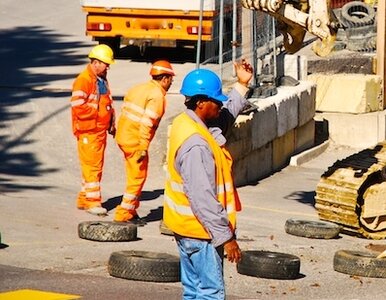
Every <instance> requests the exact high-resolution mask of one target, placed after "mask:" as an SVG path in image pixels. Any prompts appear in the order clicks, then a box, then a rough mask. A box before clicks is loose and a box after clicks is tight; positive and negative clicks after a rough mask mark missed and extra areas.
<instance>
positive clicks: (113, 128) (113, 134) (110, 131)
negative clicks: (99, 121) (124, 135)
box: [107, 125, 117, 137]
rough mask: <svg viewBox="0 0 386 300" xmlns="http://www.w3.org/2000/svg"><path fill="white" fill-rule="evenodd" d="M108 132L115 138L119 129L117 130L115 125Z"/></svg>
mask: <svg viewBox="0 0 386 300" xmlns="http://www.w3.org/2000/svg"><path fill="white" fill-rule="evenodd" d="M107 132H108V133H109V134H111V135H112V136H113V137H115V134H116V132H117V129H116V128H115V126H114V125H111V126H110V128H109V129H108V130H107Z"/></svg>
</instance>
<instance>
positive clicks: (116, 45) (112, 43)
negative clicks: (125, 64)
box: [95, 37, 121, 58]
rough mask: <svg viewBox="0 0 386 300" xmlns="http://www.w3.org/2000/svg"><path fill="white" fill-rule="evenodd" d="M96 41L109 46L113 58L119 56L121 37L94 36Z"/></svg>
mask: <svg viewBox="0 0 386 300" xmlns="http://www.w3.org/2000/svg"><path fill="white" fill-rule="evenodd" d="M95 40H96V41H98V42H99V44H103V45H107V46H109V47H110V48H111V49H112V50H113V53H114V58H117V57H119V53H120V49H121V38H120V37H104V38H96V39H95Z"/></svg>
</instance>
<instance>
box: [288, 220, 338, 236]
mask: <svg viewBox="0 0 386 300" xmlns="http://www.w3.org/2000/svg"><path fill="white" fill-rule="evenodd" d="M284 228H285V232H286V233H288V234H292V235H296V236H301V237H306V238H314V239H333V238H336V237H337V236H338V235H339V232H340V226H339V225H336V224H334V223H329V222H322V221H307V220H295V219H288V220H287V221H286V222H285V226H284Z"/></svg>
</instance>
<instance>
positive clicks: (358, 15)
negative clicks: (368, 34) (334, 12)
mask: <svg viewBox="0 0 386 300" xmlns="http://www.w3.org/2000/svg"><path fill="white" fill-rule="evenodd" d="M341 17H342V19H343V23H344V24H345V25H346V26H347V27H349V28H350V27H360V26H366V25H371V24H374V20H375V10H374V8H372V7H371V6H370V5H367V4H366V3H363V2H361V1H352V2H348V3H346V4H345V5H344V6H343V7H342V10H341Z"/></svg>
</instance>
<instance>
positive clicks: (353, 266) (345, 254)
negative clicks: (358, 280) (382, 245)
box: [334, 250, 386, 278]
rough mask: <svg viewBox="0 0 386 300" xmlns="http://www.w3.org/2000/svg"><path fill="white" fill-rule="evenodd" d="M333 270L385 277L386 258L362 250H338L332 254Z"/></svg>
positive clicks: (350, 273)
mask: <svg viewBox="0 0 386 300" xmlns="http://www.w3.org/2000/svg"><path fill="white" fill-rule="evenodd" d="M334 270H335V271H337V272H340V273H345V274H349V275H357V276H363V277H377V278H386V259H384V258H377V257H376V255H375V254H372V253H368V252H364V251H350V250H339V251H337V252H335V255H334Z"/></svg>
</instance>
